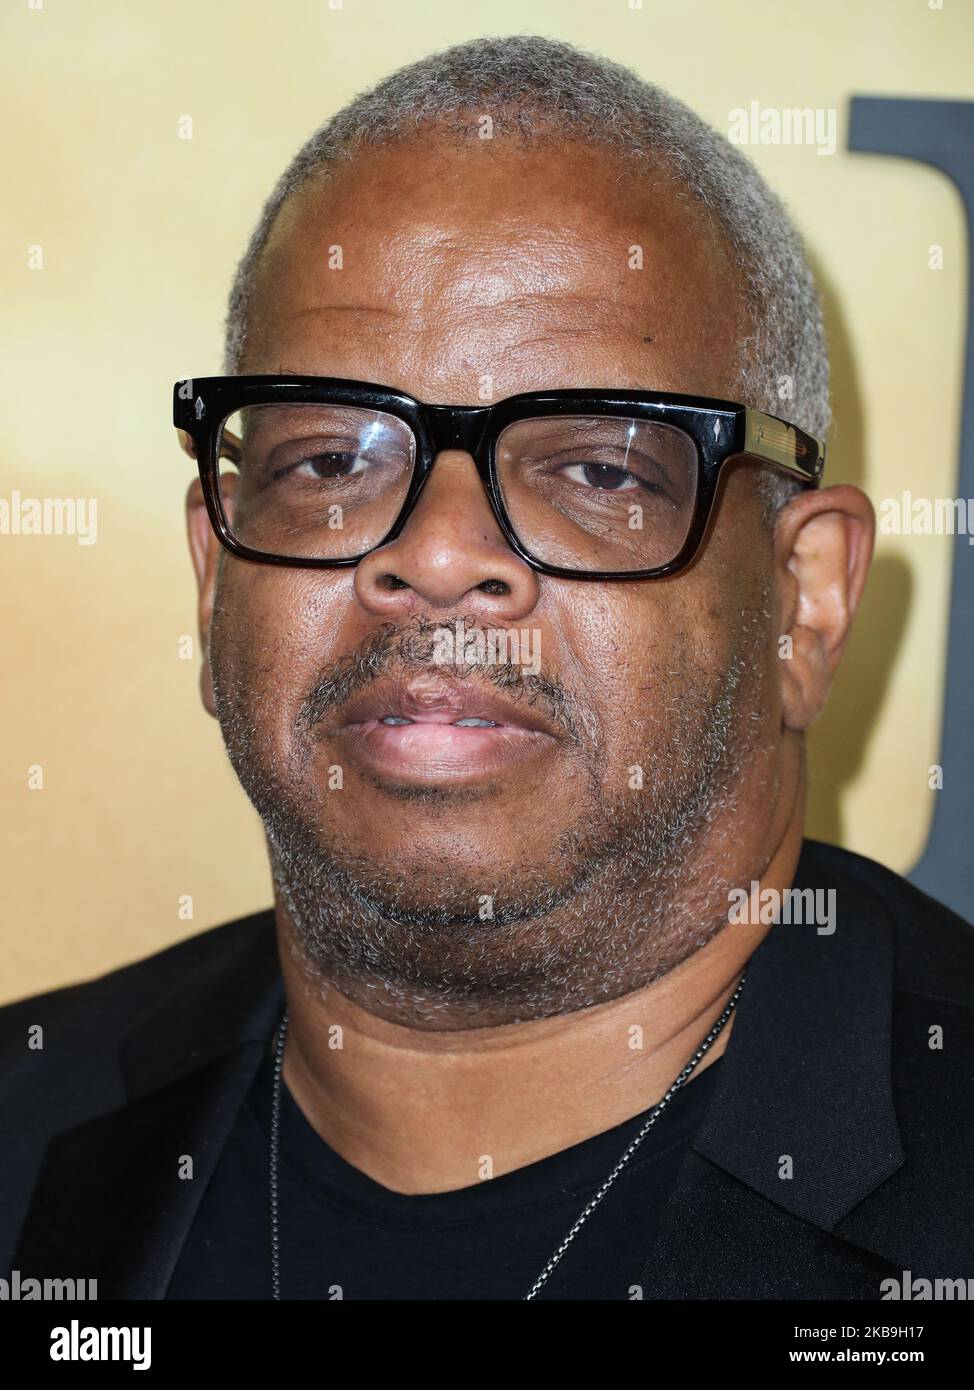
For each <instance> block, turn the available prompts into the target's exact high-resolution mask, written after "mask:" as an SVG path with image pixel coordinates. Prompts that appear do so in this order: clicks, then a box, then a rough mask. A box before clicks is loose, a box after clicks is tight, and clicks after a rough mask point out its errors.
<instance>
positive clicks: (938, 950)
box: [803, 840, 974, 1011]
mask: <svg viewBox="0 0 974 1390" xmlns="http://www.w3.org/2000/svg"><path fill="white" fill-rule="evenodd" d="M803 860H804V863H805V864H807V866H808V868H809V870H810V874H813V875H814V877H815V879H816V881H821V882H822V883H823V884H824V885H826V886H829V887H834V888H835V891H836V897H837V901H838V911H839V914H840V919H841V915H842V914H843V911H844V910H846V911H848V910H851V911H852V912H854V913H857V914H862V915H865V916H868V917H870V918H875V917H877V916H881V917H882V918H883V919H885V921H886V922H888V924H889V927H890V929H891V931H892V934H893V950H894V962H895V976H894V987H895V990H896V993H897V994H903V995H914V996H928V997H931V998H938V999H944V1000H951V1001H953V1002H955V1003H956V1004H958V1005H959V1006H961V1008H967V1009H970V1010H972V1011H974V926H972V924H971V923H970V922H969V921H967V920H966V919H965V918H964V917H960V916H958V914H957V913H956V912H954V911H952V910H951V909H950V908H949V907H947V906H946V905H945V904H944V903H941V902H938V901H937V899H936V898H932V897H930V896H929V895H928V894H927V893H924V892H922V891H921V890H920V889H919V888H917V887H915V885H914V884H912V883H910V881H909V880H908V879H906V878H904V877H903V876H902V875H901V874H898V873H896V872H895V871H894V870H893V869H888V868H886V867H885V865H883V864H880V863H878V862H877V861H876V860H875V859H868V858H867V857H866V856H865V855H862V854H855V853H853V851H851V850H847V849H840V848H839V847H838V846H837V845H827V844H823V843H822V842H821V841H818V840H806V842H805V852H804V856H803ZM844 903H845V907H844Z"/></svg>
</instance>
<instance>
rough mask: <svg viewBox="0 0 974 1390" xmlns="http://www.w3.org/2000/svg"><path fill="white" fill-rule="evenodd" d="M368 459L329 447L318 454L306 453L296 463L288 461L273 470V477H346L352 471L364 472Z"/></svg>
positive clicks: (351, 452)
mask: <svg viewBox="0 0 974 1390" xmlns="http://www.w3.org/2000/svg"><path fill="white" fill-rule="evenodd" d="M368 467H369V460H368V459H367V458H366V457H365V456H364V455H363V454H359V453H355V452H353V451H351V450H343V449H329V450H327V451H326V452H324V453H320V454H308V455H307V456H306V457H305V458H303V459H299V460H298V462H297V463H289V464H287V465H286V466H285V467H283V468H278V469H276V470H275V472H274V477H275V478H282V477H285V476H288V475H290V476H291V477H298V478H319V479H321V478H348V477H351V476H352V474H354V473H364V472H365V471H366V469H367V468H368Z"/></svg>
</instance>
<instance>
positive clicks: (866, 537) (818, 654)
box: [775, 485, 875, 731]
mask: <svg viewBox="0 0 974 1390" xmlns="http://www.w3.org/2000/svg"><path fill="white" fill-rule="evenodd" d="M874 536H875V515H874V513H873V508H872V503H871V502H870V501H869V498H868V497H867V496H866V494H865V493H864V492H862V491H861V489H859V488H856V487H851V486H847V485H842V486H838V487H831V488H823V489H821V490H817V491H809V492H804V493H801V494H800V495H799V496H798V497H796V498H794V499H792V501H791V502H789V503H788V505H787V506H786V507H785V508H784V509H783V511H782V513H781V516H780V517H779V522H778V527H777V528H776V533H775V558H776V566H777V569H778V574H779V580H780V584H781V592H782V595H783V602H782V613H781V623H782V627H781V631H782V633H783V634H785V635H786V636H787V638H788V641H787V642H786V643H783V644H782V647H783V659H782V663H781V664H782V715H783V721H784V725H785V727H786V728H789V729H793V730H798V731H800V730H804V729H807V728H808V727H809V725H811V724H812V723H813V722H814V721H815V720H816V719H817V718H818V716H819V715H820V714H821V712H822V710H823V709H824V707H825V702H826V699H827V698H828V693H829V688H830V686H831V684H832V679H833V677H834V675H835V672H836V669H837V668H838V665H839V662H840V660H841V657H842V653H843V651H844V649H845V645H846V642H847V641H848V638H849V633H850V631H851V628H852V620H853V618H854V617H855V613H856V609H857V608H858V606H859V600H860V598H861V597H862V591H863V589H864V587H865V583H866V576H867V574H868V571H869V562H870V559H871V557H872V548H873V540H874Z"/></svg>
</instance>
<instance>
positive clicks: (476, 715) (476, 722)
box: [339, 676, 558, 738]
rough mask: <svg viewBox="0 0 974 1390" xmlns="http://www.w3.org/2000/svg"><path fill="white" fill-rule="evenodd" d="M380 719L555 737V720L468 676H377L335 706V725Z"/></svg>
mask: <svg viewBox="0 0 974 1390" xmlns="http://www.w3.org/2000/svg"><path fill="white" fill-rule="evenodd" d="M373 723H375V724H382V725H383V726H384V727H386V728H397V727H398V728H402V727H404V726H406V725H409V724H452V725H453V726H454V727H455V728H461V729H463V728H495V729H505V728H506V729H520V730H524V731H527V732H530V733H541V734H548V735H549V736H550V737H552V738H557V737H558V733H557V731H556V729H555V728H554V726H553V725H552V724H550V723H549V722H548V720H546V719H544V718H543V717H542V716H541V715H540V714H539V713H538V712H537V710H535V709H533V708H532V707H531V706H530V705H526V704H519V703H517V702H515V701H513V700H508V699H506V698H505V697H504V696H503V695H502V694H500V692H498V691H488V690H483V689H481V688H480V687H479V686H475V685H473V684H472V683H471V682H469V681H451V680H447V679H444V678H442V677H438V676H414V677H410V678H404V679H403V680H400V681H388V680H386V681H376V683H375V684H374V685H373V686H371V687H370V688H369V690H368V691H366V692H365V693H364V694H363V695H361V696H359V697H358V698H357V699H352V700H349V701H348V703H347V704H346V705H345V706H344V707H343V708H342V710H341V711H340V718H339V727H345V728H347V727H349V726H351V725H355V724H373Z"/></svg>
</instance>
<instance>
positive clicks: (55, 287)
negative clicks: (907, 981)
mask: <svg viewBox="0 0 974 1390" xmlns="http://www.w3.org/2000/svg"><path fill="white" fill-rule="evenodd" d="M333 3H334V7H332V6H331V5H329V4H328V3H327V0H275V3H273V4H257V3H244V2H243V0H206V3H205V4H200V3H199V0H83V3H78V0H74V3H70V2H69V0H43V4H41V3H40V0H33V3H30V0H4V4H3V12H2V20H0V53H2V55H3V56H2V59H0V62H2V78H3V81H2V91H3V96H2V100H3V102H4V103H5V104H6V105H7V111H6V113H5V116H4V122H3V125H4V131H5V140H4V152H3V158H4V161H5V169H4V180H3V187H4V195H5V196H4V198H3V200H2V209H0V243H2V256H0V281H2V293H3V302H4V305H5V310H6V313H5V321H6V333H5V335H4V338H3V342H2V347H0V353H2V380H3V383H4V388H5V395H6V402H5V409H4V425H3V434H2V460H3V464H2V470H3V471H2V478H0V496H2V497H5V498H8V499H9V498H10V496H11V493H12V492H13V491H14V490H15V489H17V490H19V491H20V492H21V494H22V495H24V496H38V497H44V496H47V497H82V498H91V497H94V498H96V499H97V502H98V539H97V543H96V544H94V545H89V546H82V545H79V544H78V543H77V541H76V540H75V539H74V538H72V537H68V536H42V537H33V536H0V569H2V590H0V592H2V598H0V603H2V614H0V616H2V633H3V655H4V678H3V682H2V697H0V698H2V708H0V718H2V726H3V731H4V740H3V756H2V764H0V765H2V785H0V798H2V805H3V810H4V813H5V824H6V833H5V834H4V836H3V855H4V862H3V866H2V871H3V904H4V912H3V921H2V928H0V930H2V939H0V972H2V973H0V999H11V998H14V997H17V996H20V995H25V994H28V993H32V992H35V991H38V990H41V989H44V988H49V987H52V986H55V985H59V984H64V983H67V982H70V981H73V980H77V979H80V978H82V977H86V976H90V975H93V974H96V973H99V972H101V971H103V970H106V969H109V968H111V967H113V966H116V965H118V964H121V963H123V962H126V961H130V960H135V959H137V958H138V957H140V956H143V955H146V954H148V953H150V952H152V951H156V950H158V949H160V948H162V947H163V946H166V945H168V944H170V943H172V942H175V941H176V940H178V939H179V938H181V937H183V936H186V935H189V934H190V933H193V932H197V931H201V930H203V929H204V928H206V927H207V926H210V925H213V924H215V923H218V922H220V921H223V920H226V919H227V918H230V917H233V916H235V915H240V914H242V913H244V912H247V911H249V910H252V909H254V908H257V907H261V906H264V905H266V904H267V903H268V902H269V901H270V889H269V876H268V871H267V867H266V860H265V855H264V850H263V840H262V837H261V834H260V830H259V826H258V823H257V820H256V817H255V816H254V814H253V812H252V811H251V809H250V806H249V803H248V802H247V801H246V799H245V797H244V795H243V793H242V792H241V791H240V790H239V788H238V787H237V785H236V782H235V780H234V778H233V775H232V773H231V771H230V769H229V766H228V764H227V762H226V760H225V757H224V753H223V749H222V744H221V741H220V737H219V731H218V729H217V728H216V726H215V724H213V723H212V722H211V721H210V720H209V719H208V718H207V717H206V716H205V715H204V713H203V711H202V708H201V706H200V704H199V699H198V695H197V676H198V665H199V656H198V652H197V651H196V650H195V648H196V642H195V606H194V604H195V595H194V586H193V581H192V577H191V573H190V566H189V561H188V557H187V553H186V545H185V540H184V533H183V516H182V502H183V495H184V492H185V488H186V485H187V483H188V481H189V478H190V475H191V470H192V465H191V463H190V462H189V460H188V459H187V458H186V457H185V455H184V454H182V453H181V452H179V450H178V448H177V446H176V442H175V436H174V434H173V431H172V427H171V417H170V395H171V387H172V383H173V381H174V380H175V379H176V378H177V377H180V376H184V375H185V376H189V375H194V374H195V375H204V374H207V373H212V372H218V371H219V370H220V369H221V367H220V362H221V326H222V318H223V311H224V299H225V295H226V292H227V289H228V286H229V281H230V276H231V272H232V269H233V266H234V264H235V261H236V259H237V257H238V256H239V254H240V252H241V251H242V249H243V246H244V242H245V239H246V237H247V235H248V233H249V231H250V229H251V226H252V224H253V222H254V220H255V218H256V217H257V214H258V211H259V209H260V206H261V203H262V201H263V199H264V198H265V196H266V195H267V193H268V192H269V190H270V187H271V185H272V182H273V180H274V179H275V177H276V175H277V174H278V172H279V171H280V170H281V168H282V167H283V165H284V164H285V162H286V161H287V160H288V158H289V157H290V156H291V155H292V154H293V153H294V151H295V150H296V149H297V147H298V145H299V144H300V143H301V142H302V141H303V140H304V139H305V137H306V136H307V135H308V134H309V133H310V132H311V130H312V129H313V128H314V127H315V126H316V125H318V124H319V123H320V122H321V121H322V120H323V119H325V118H326V117H327V116H328V115H329V114H330V113H331V112H333V111H334V110H335V109H336V108H337V107H338V106H340V105H341V104H342V103H343V102H344V101H345V100H347V99H348V98H349V97H350V96H351V95H353V94H354V93H355V92H356V91H357V90H359V89H360V88H361V87H362V86H364V85H366V84H370V83H372V82H374V81H375V80H377V79H378V78H379V77H381V76H382V75H384V74H385V73H387V72H388V71H390V70H391V69H393V68H394V67H396V66H398V65H399V64H401V63H403V62H406V61H409V60H411V59H414V58H416V57H419V56H421V55H423V54H425V53H427V52H428V51H430V50H431V49H433V48H437V47H442V46H445V45H446V44H448V43H454V42H457V41H460V40H462V39H465V38H471V37H474V36H475V35H478V34H483V33H496V34H503V33H513V32H535V33H541V34H550V35H554V36H556V37H560V38H565V39H568V40H570V41H573V42H576V43H579V44H581V45H583V46H585V47H588V48H592V49H596V50H599V51H601V52H603V53H605V54H607V55H609V56H610V57H614V58H617V59H619V60H621V61H624V62H628V63H630V64H632V65H633V66H635V67H636V68H637V69H638V70H639V72H641V73H642V74H643V75H644V76H646V77H648V78H651V79H653V80H656V81H659V82H661V83H662V84H664V85H665V86H667V87H669V88H670V89H671V90H672V91H673V92H675V93H676V94H677V95H678V96H680V97H682V98H683V99H684V100H686V101H687V102H689V103H691V104H692V105H693V106H694V107H695V108H696V109H697V110H698V111H699V112H700V113H701V114H702V115H703V116H704V117H705V118H707V119H708V120H709V121H711V122H712V123H713V124H714V125H715V126H716V127H717V128H719V129H721V130H724V131H726V130H727V129H728V117H729V113H730V111H731V110H733V109H734V108H736V107H748V105H749V103H750V102H751V101H753V100H757V101H759V102H760V103H761V104H762V106H778V107H796V106H802V107H804V106H809V107H822V108H836V109H837V121H838V124H837V139H838V149H837V151H836V153H834V154H832V155H828V156H822V155H819V154H817V152H816V149H815V148H814V147H807V146H787V147H786V146H759V147H757V148H754V149H751V150H750V151H749V152H750V153H751V154H752V156H753V157H754V158H755V159H756V161H757V162H758V164H759V166H760V167H761V169H762V170H763V171H764V173H765V174H766V175H767V177H768V178H769V179H770V181H771V183H772V184H773V186H774V187H775V188H776V189H777V190H778V191H779V192H780V193H781V194H782V195H783V196H784V198H785V199H786V201H787V202H788V203H789V205H790V207H791V208H792V210H793V212H794V215H795V216H796V218H797V220H798V222H799V225H800V226H801V227H802V229H803V230H804V232H805V234H806V236H807V238H808V241H809V243H810V246H811V249H812V252H813V255H814V259H815V263H816V265H817V267H818V269H819V271H820V273H821V277H822V282H823V286H824V290H825V295H826V299H827V308H828V319H829V331H830V336H831V342H832V346H833V352H834V368H835V412H836V424H835V426H834V430H833V435H832V454H831V467H830V475H831V478H832V480H852V481H855V482H857V483H861V484H863V485H864V486H865V487H866V488H867V489H868V490H869V491H870V492H871V494H872V495H873V496H874V498H879V497H881V496H883V495H888V494H894V495H895V494H898V493H899V492H900V491H901V490H902V489H904V488H913V489H914V490H918V479H919V478H921V477H922V478H923V479H924V480H925V483H924V484H923V485H922V486H923V489H924V490H925V491H926V492H928V493H929V494H930V495H934V496H936V495H941V494H950V493H951V492H952V491H953V489H954V486H955V468H956V449H957V436H958V423H959V406H960V400H959V394H960V379H961V377H960V371H961V351H962V334H963V327H964V325H963V323H962V317H963V315H962V308H963V303H964V294H965V276H966V273H967V268H966V265H965V231H964V225H963V214H962V209H961V205H960V201H959V199H958V197H957V195H956V193H955V191H954V189H953V187H952V185H951V184H949V183H948V181H947V180H946V178H944V177H942V176H941V175H940V174H938V173H936V172H935V171H933V170H931V169H928V168H926V167H924V166H921V165H919V164H914V163H911V162H909V161H906V160H898V159H896V160H891V159H881V158H875V157H871V156H866V155H850V154H848V153H843V149H844V146H845V141H846V129H847V121H848V102H849V97H850V95H852V94H853V93H856V94H880V95H887V96H889V95H902V96H948V97H961V98H970V97H971V96H972V95H974V93H972V91H971V86H972V74H974V13H972V8H971V4H970V3H967V0H944V3H943V8H942V9H931V8H930V5H929V4H928V0H855V3H854V4H850V3H849V0H791V3H786V4H782V3H780V2H779V3H772V2H771V0H735V3H732V4H728V3H727V0H669V3H667V0H646V4H645V7H644V8H642V9H640V8H638V6H636V7H632V8H630V5H629V3H628V0H611V3H608V2H607V0H606V2H604V0H589V2H588V3H587V4H585V5H581V6H578V7H577V8H576V9H570V8H569V7H568V6H566V5H564V4H563V3H542V2H541V0H492V3H491V4H490V5H480V6H477V5H472V4H466V5H464V6H458V5H454V4H452V3H449V0H431V2H430V3H425V4H417V3H410V0H344V3H343V4H341V5H340V6H339V5H337V3H336V0H333ZM934 3H936V0H934ZM186 117H190V118H191V122H192V138H191V139H186V138H181V136H185V134H186V133H187V130H188V126H187V123H186V120H185V118H186ZM934 244H936V245H940V246H942V247H943V248H944V251H943V254H944V268H943V269H942V270H931V269H930V268H929V247H930V246H931V245H934ZM38 247H39V248H41V254H42V257H43V264H42V265H39V264H38V260H39V257H38V252H37V250H36V249H35V250H33V251H32V250H31V248H38ZM918 426H919V427H918ZM918 454H919V457H918ZM950 544H951V542H950V540H949V539H947V538H930V539H922V538H902V537H900V538H897V537H888V538H881V541H880V545H879V549H878V556H877V561H876V568H875V572H874V575H873V579H872V581H871V586H870V589H869V591H868V593H867V597H866V601H865V608H864V611H863V612H862V614H861V617H860V620H859V624H858V628H857V632H856V635H855V637H854V640H853V643H852V647H851V650H850V652H849V655H848V659H847V662H846V666H845V669H844V671H843V673H842V675H841V677H840V679H839V682H838V686H837V688H836V691H835V695H834V699H833V703H832V705H831V707H830V710H829V712H828V714H827V715H826V716H825V717H824V718H823V720H822V721H821V722H820V724H819V725H818V726H816V729H815V731H814V733H813V736H812V740H811V747H812V769H813V791H812V805H811V818H810V832H811V833H812V834H814V835H817V836H819V837H822V838H826V839H832V840H836V841H839V842H841V843H842V844H844V845H847V846H849V847H851V848H853V849H856V850H859V851H861V852H863V853H865V854H869V855H872V856H873V857H875V858H877V859H880V860H882V861H883V862H885V863H887V864H889V865H891V866H892V867H893V868H896V869H899V870H901V871H903V870H907V869H908V868H909V867H911V865H912V864H913V862H914V861H915V860H916V858H917V857H918V855H919V853H920V850H921V848H922V845H923V841H924V839H925V836H926V832H927V826H928V823H929V817H930V813H931V805H932V797H933V796H934V795H935V794H936V793H935V792H931V791H929V790H928V787H927V768H928V766H929V764H931V763H933V762H934V761H936V758H937V746H938V737H939V722H940V707H941V696H942V684H943V674H944V641H945V633H946V619H947V595H948V578H949V560H950ZM186 635H192V636H193V638H194V641H193V646H194V651H193V656H192V659H190V660H186V659H183V656H182V655H181V651H180V643H181V640H182V639H183V638H184V637H185V636H186ZM38 767H39V768H40V769H41V770H42V775H43V787H42V788H32V787H31V785H30V783H31V773H30V769H32V768H34V769H36V768H38ZM33 780H34V781H36V780H37V774H36V772H35V773H34V774H33ZM187 899H191V900H192V916H191V917H190V916H188V915H187V911H188V908H187V905H186V900H187ZM181 903H182V908H181V906H180V904H181Z"/></svg>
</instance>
